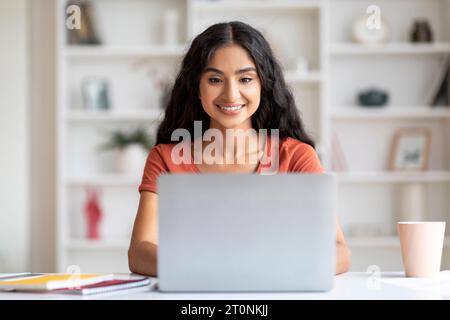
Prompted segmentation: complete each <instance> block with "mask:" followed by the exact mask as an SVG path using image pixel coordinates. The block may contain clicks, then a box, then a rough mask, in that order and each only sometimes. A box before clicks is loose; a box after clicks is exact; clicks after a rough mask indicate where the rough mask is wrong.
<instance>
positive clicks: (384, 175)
mask: <svg viewBox="0 0 450 320" xmlns="http://www.w3.org/2000/svg"><path fill="white" fill-rule="evenodd" d="M335 174H336V177H337V180H338V182H339V183H365V182H373V183H408V182H427V183H432V182H434V183H439V182H450V171H425V172H393V171H382V172H351V173H350V172H336V173H335Z"/></svg>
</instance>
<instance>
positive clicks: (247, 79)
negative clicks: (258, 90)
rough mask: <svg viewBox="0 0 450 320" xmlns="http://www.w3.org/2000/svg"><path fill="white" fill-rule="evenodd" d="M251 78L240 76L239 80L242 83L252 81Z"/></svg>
mask: <svg viewBox="0 0 450 320" xmlns="http://www.w3.org/2000/svg"><path fill="white" fill-rule="evenodd" d="M252 80H253V79H252V78H242V79H241V81H242V82H243V83H249V82H250V81H252Z"/></svg>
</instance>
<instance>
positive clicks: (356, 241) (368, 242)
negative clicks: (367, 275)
mask: <svg viewBox="0 0 450 320" xmlns="http://www.w3.org/2000/svg"><path fill="white" fill-rule="evenodd" d="M346 241H347V245H348V246H349V247H350V250H351V249H352V248H358V247H361V248H367V247H373V248H377V247H378V248H389V247H390V248H399V249H400V239H399V238H398V237H396V236H380V237H347V239H346ZM444 246H450V237H449V236H446V237H445V239H444Z"/></svg>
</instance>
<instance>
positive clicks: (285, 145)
mask: <svg viewBox="0 0 450 320" xmlns="http://www.w3.org/2000/svg"><path fill="white" fill-rule="evenodd" d="M280 150H283V151H287V152H288V153H290V154H292V153H297V152H301V153H305V152H307V153H316V151H315V150H314V148H313V147H312V146H310V145H309V144H307V143H305V142H303V141H300V140H297V139H295V138H291V137H285V138H281V139H280Z"/></svg>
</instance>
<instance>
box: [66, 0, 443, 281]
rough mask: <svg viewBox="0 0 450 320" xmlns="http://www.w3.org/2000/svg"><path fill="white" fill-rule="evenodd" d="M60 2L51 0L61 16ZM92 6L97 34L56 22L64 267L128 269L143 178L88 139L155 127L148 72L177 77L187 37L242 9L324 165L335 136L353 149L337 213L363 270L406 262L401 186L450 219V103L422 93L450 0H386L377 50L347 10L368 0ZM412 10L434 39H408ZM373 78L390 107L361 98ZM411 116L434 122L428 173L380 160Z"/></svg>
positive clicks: (411, 123)
mask: <svg viewBox="0 0 450 320" xmlns="http://www.w3.org/2000/svg"><path fill="white" fill-rule="evenodd" d="M65 3H66V1H64V0H58V4H59V8H58V13H57V21H58V25H60V26H62V25H63V22H64V17H65V14H64V6H65ZM93 4H94V8H95V12H96V17H97V20H98V30H99V31H101V33H100V34H101V38H102V40H103V44H102V45H100V46H69V45H66V38H65V37H66V34H65V29H64V28H63V27H61V28H58V32H59V34H58V55H57V56H58V90H57V92H58V117H57V121H58V124H57V125H58V160H59V161H58V163H59V164H58V168H57V170H58V190H59V194H58V232H57V234H58V243H57V244H58V245H57V250H58V252H57V257H58V271H60V272H63V271H65V270H66V268H67V266H69V265H72V264H76V265H79V266H80V267H81V268H82V270H84V271H86V272H127V271H128V267H127V264H126V262H127V249H128V242H129V237H130V235H131V228H132V223H133V222H134V217H135V214H136V210H137V204H138V198H139V195H138V192H137V186H138V184H139V180H140V176H129V175H122V174H118V173H115V171H114V157H115V155H114V154H113V153H109V154H100V153H99V152H98V150H97V149H96V148H97V146H98V145H99V144H100V143H101V142H102V132H104V131H107V130H112V129H117V128H128V127H133V126H136V125H145V126H146V127H147V128H148V130H149V131H150V132H154V130H156V127H157V124H158V122H159V121H160V120H161V119H162V116H163V110H162V109H161V108H160V107H159V105H158V99H157V96H156V94H155V93H154V92H153V93H152V90H149V88H151V87H152V85H153V84H152V82H151V81H152V80H151V78H150V77H149V72H153V71H155V70H156V71H157V72H158V73H160V74H161V73H162V74H167V75H170V76H171V77H173V76H174V75H175V73H176V70H177V67H178V65H179V63H180V59H181V57H182V56H183V53H184V52H185V51H186V50H187V47H188V44H189V42H190V40H192V38H193V37H194V36H195V35H196V34H198V33H199V32H201V31H202V30H203V29H204V28H206V27H207V26H209V25H211V24H213V23H216V22H219V21H231V20H242V21H245V22H248V23H250V24H252V25H253V26H255V27H256V28H258V29H259V30H260V31H261V32H263V34H264V35H265V36H266V37H267V39H268V40H269V42H270V43H271V45H272V47H273V50H274V52H275V53H276V55H277V57H278V58H279V60H280V61H281V63H282V65H283V67H284V70H285V77H286V81H287V83H288V85H289V86H290V87H291V89H292V91H293V93H294V96H295V98H296V101H297V104H298V106H299V109H300V111H301V114H302V117H303V120H304V122H305V124H306V127H307V130H308V131H309V132H310V133H311V135H312V136H313V137H314V139H315V140H316V144H317V150H318V153H319V156H320V157H321V160H322V163H323V164H324V166H325V167H326V169H328V170H331V167H332V163H333V161H334V158H333V154H332V141H333V138H334V137H338V139H339V143H340V145H341V148H342V152H343V154H344V156H345V158H346V160H347V161H346V162H347V168H346V170H344V171H339V172H336V176H337V180H338V185H339V189H338V190H339V191H338V192H339V203H338V211H339V217H340V222H341V224H342V226H343V228H344V233H345V234H346V237H347V238H348V242H349V245H350V248H351V249H352V251H353V255H352V259H353V264H352V270H354V271H365V270H366V268H367V266H369V265H372V264H374V261H375V262H377V264H378V265H379V266H380V267H381V269H382V270H383V271H386V270H388V269H390V270H398V269H399V268H401V261H400V259H399V257H400V251H399V250H400V249H399V245H398V238H397V237H396V230H395V223H396V221H398V219H399V215H398V211H399V193H400V192H401V190H402V188H403V187H404V186H405V185H408V184H410V183H419V184H421V185H423V186H424V188H425V192H426V195H427V199H428V200H429V201H427V212H428V213H429V216H428V217H427V218H428V219H443V220H446V221H449V220H448V219H449V216H450V212H449V211H450V200H449V197H448V195H449V194H450V139H448V137H450V108H449V107H439V108H430V107H429V106H427V105H426V103H425V101H426V98H427V97H428V96H429V91H428V90H427V89H428V87H429V84H430V83H431V82H433V80H434V77H435V75H436V73H437V72H438V70H439V66H440V62H441V60H442V58H443V57H445V56H448V55H449V54H450V26H449V24H450V23H449V21H450V1H449V0H430V1H422V0H380V1H379V3H378V5H379V6H380V7H381V8H382V14H383V16H384V18H385V19H386V20H387V21H389V23H390V24H389V32H390V35H389V41H388V43H386V44H385V45H383V46H380V47H375V48H374V47H365V46H362V45H359V44H355V43H353V42H352V40H351V22H352V20H353V19H354V17H356V16H357V15H360V14H364V13H365V8H366V7H367V6H369V5H370V4H371V3H370V1H365V0H362V1H360V0H340V1H331V0H306V1H303V0H286V1H285V0H283V1H272V0H247V1H235V0H226V1H204V0H169V1H165V0H130V1H118V0H96V1H93ZM173 8H174V9H176V10H177V12H178V13H179V17H180V19H179V25H178V42H179V43H176V44H172V45H166V44H164V43H163V41H162V32H163V30H162V21H161V16H162V15H163V14H164V12H166V10H169V9H173ZM418 12H420V16H424V17H427V18H429V20H430V22H431V25H432V27H433V29H434V31H435V42H434V43H433V44H412V43H408V38H407V35H408V34H407V31H408V29H409V27H410V24H411V21H412V19H413V18H414V17H416V16H418ZM286 30H294V31H293V32H286ZM280 35H283V36H280ZM299 56H302V57H305V58H306V59H307V61H308V70H307V71H306V72H303V73H297V72H295V65H296V59H297V58H298V57H299ZM92 75H96V76H98V75H100V76H103V77H106V78H108V79H109V80H110V85H111V88H112V91H111V98H112V99H111V100H112V108H111V110H108V111H106V112H88V111H85V110H84V109H83V107H82V100H81V93H80V84H81V82H82V80H83V78H85V77H87V76H92ZM370 86H379V87H382V88H385V89H387V90H388V91H389V93H390V101H389V104H388V105H387V106H385V107H383V108H379V109H364V108H361V107H358V106H357V105H356V102H355V96H356V93H357V92H358V91H359V90H361V89H364V88H367V87H370ZM408 127H426V128H428V129H429V130H430V131H431V133H432V145H431V153H430V161H429V170H428V171H425V172H409V173H408V172H393V171H389V170H388V169H387V166H386V165H387V159H388V156H389V148H390V144H391V140H392V137H393V135H394V133H395V131H396V130H397V129H398V128H408ZM86 186H96V187H98V188H101V190H102V205H103V209H104V217H103V220H102V227H101V234H102V238H101V239H100V240H97V241H92V240H86V239H85V236H84V234H83V233H84V231H85V222H84V216H83V201H84V199H85V187H86ZM358 226H360V228H359V230H364V227H367V226H369V227H370V228H372V229H376V231H377V232H376V234H375V235H374V236H370V237H368V236H364V235H362V234H361V232H360V231H359V233H356V232H354V230H356V229H355V228H357V227H358ZM361 228H362V229H361ZM445 245H446V249H445V251H444V259H443V264H444V265H446V266H447V267H448V266H450V252H448V250H449V249H448V248H447V247H448V246H449V245H450V241H449V233H448V232H447V238H446V241H445ZM368 249H369V250H370V251H371V252H373V255H372V256H371V257H368V255H367V250H368ZM369 258H370V259H369ZM369 260H370V261H369Z"/></svg>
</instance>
